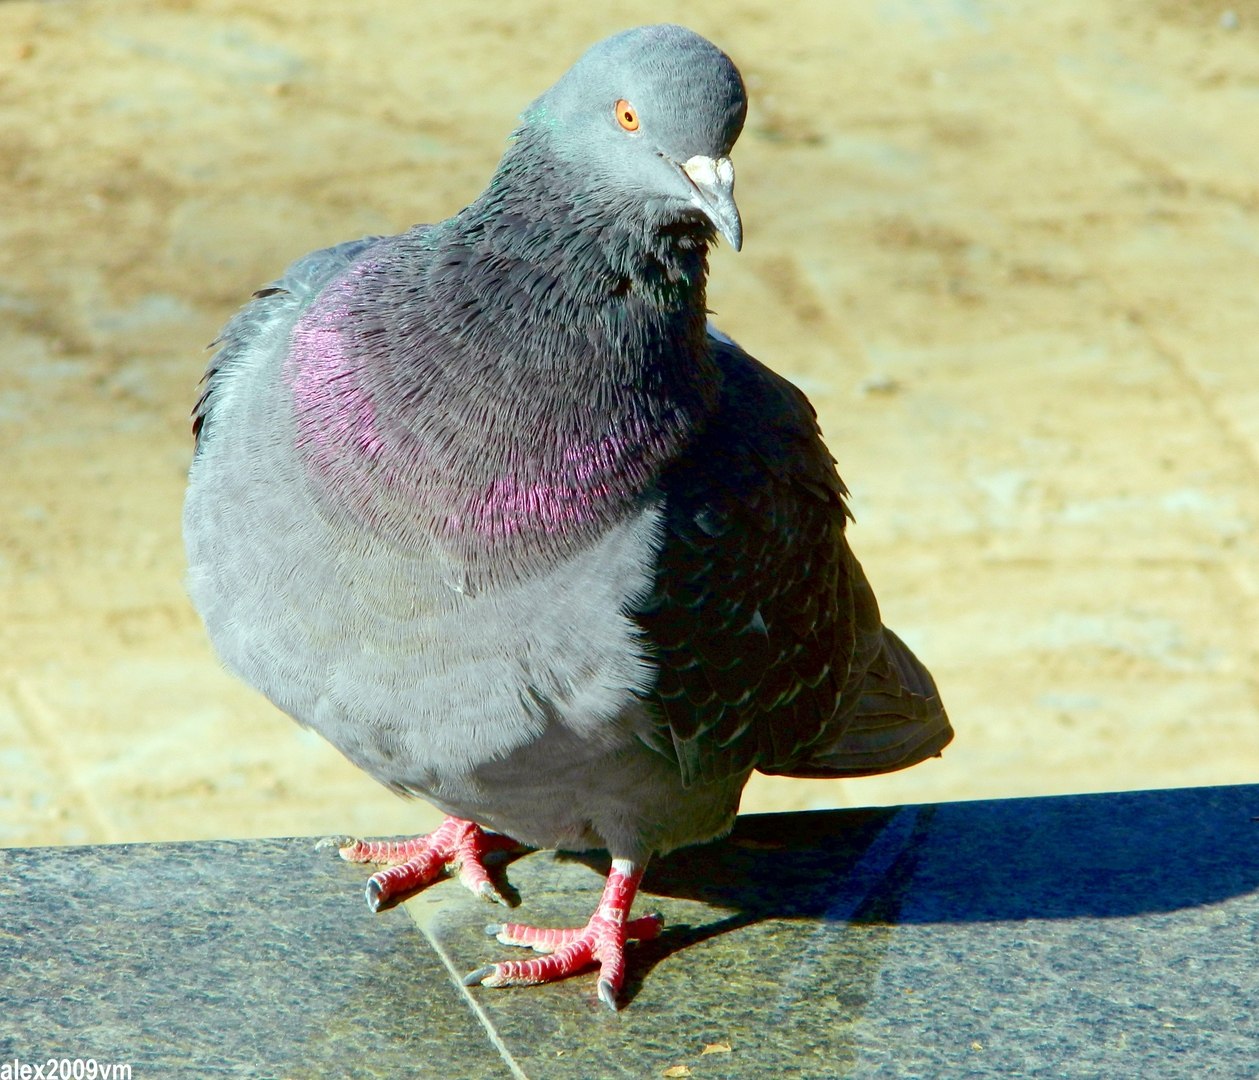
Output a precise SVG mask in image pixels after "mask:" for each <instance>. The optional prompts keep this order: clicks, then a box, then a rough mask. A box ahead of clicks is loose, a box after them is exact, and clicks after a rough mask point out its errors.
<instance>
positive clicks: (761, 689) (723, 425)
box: [633, 336, 951, 783]
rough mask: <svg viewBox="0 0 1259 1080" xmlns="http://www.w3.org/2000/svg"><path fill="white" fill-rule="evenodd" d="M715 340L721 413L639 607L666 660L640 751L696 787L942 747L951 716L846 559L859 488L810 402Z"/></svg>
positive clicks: (706, 433)
mask: <svg viewBox="0 0 1259 1080" xmlns="http://www.w3.org/2000/svg"><path fill="white" fill-rule="evenodd" d="M710 345H711V347H712V349H713V352H714V355H715V356H716V357H717V359H718V361H719V363H720V365H721V368H722V370H723V373H724V384H723V390H722V397H721V402H720V405H719V407H718V409H717V412H716V414H715V416H714V417H713V418H712V420H711V421H710V422H709V424H708V425H707V426H706V427H705V429H704V430H703V431H702V432H701V433H699V434H698V435H697V437H696V440H695V442H694V443H693V444H692V446H691V447H690V449H689V450H688V452H687V453H686V454H685V455H684V456H683V457H682V458H681V459H680V460H679V461H677V462H676V463H675V464H674V465H673V466H672V467H671V468H670V469H669V470H668V471H667V472H666V473H665V474H664V475H663V476H662V478H661V488H662V490H663V492H664V495H665V521H664V526H665V531H664V536H663V540H662V546H661V550H660V553H659V562H658V568H657V573H656V577H655V581H654V584H653V588H652V590H651V592H650V594H649V595H648V596H646V597H645V598H644V599H643V600H642V601H640V602H639V603H638V604H637V605H636V606H635V607H634V609H633V614H634V616H635V618H636V619H637V621H638V623H639V625H640V626H641V628H642V630H643V632H644V635H645V640H646V644H647V649H648V651H649V653H650V654H651V655H652V656H653V657H654V659H655V660H656V662H657V665H658V678H657V681H656V684H655V686H654V688H653V689H652V691H651V693H650V695H649V701H650V702H651V703H652V704H653V705H654V710H652V712H653V715H654V716H655V717H656V718H657V726H656V727H655V729H654V730H653V731H651V732H649V733H648V734H647V735H646V736H645V739H646V741H648V742H649V744H650V745H652V746H653V747H654V748H655V749H656V750H658V751H659V752H661V753H663V754H666V755H667V756H669V757H671V758H673V759H674V760H675V761H676V762H677V763H678V766H679V768H680V770H681V772H682V775H683V778H684V780H685V781H686V782H687V783H691V782H693V781H696V780H715V779H719V778H722V777H727V776H732V775H736V774H738V773H739V772H742V771H745V770H747V769H749V768H757V769H759V770H761V771H762V772H769V773H779V774H785V775H790V776H854V775H862V774H865V773H876V772H887V771H890V770H893V769H898V768H904V767H906V766H908V765H912V764H914V763H915V762H917V761H920V760H922V759H923V758H925V757H929V756H931V755H933V754H937V753H939V751H940V749H941V748H942V747H943V746H944V745H945V744H946V743H947V742H948V741H949V738H950V737H951V730H950V728H949V723H948V719H947V717H946V716H945V713H944V709H943V707H942V706H941V704H940V698H939V695H938V693H937V692H936V688H935V684H934V682H933V681H932V679H931V676H930V675H929V674H928V673H927V671H926V669H925V668H924V667H923V666H922V665H921V664H920V663H919V662H918V661H917V659H916V658H915V657H914V656H913V654H912V653H911V652H910V651H909V650H908V649H907V648H906V647H905V646H904V645H903V644H902V643H901V642H900V640H899V639H898V638H896V637H895V636H894V635H893V634H892V633H891V632H890V631H888V630H885V629H884V627H883V624H882V621H881V619H880V617H879V609H878V605H877V603H876V602H875V599H874V594H873V592H872V591H871V589H870V586H869V583H868V582H867V581H866V578H865V574H864V573H863V572H862V569H861V566H860V564H858V562H857V560H856V558H855V557H854V556H853V554H852V552H851V550H849V547H848V543H847V540H846V539H845V536H844V527H845V523H846V519H847V517H848V510H847V507H846V506H845V504H844V496H845V495H847V491H846V489H845V488H844V486H843V483H842V482H841V481H840V479H839V476H838V475H837V474H836V472H835V466H834V461H833V459H832V458H831V456H830V454H829V453H828V452H827V450H826V447H825V446H824V445H823V443H822V439H821V435H820V433H819V431H818V428H817V420H816V415H815V414H814V412H813V409H812V407H811V406H810V405H809V402H808V400H807V399H806V398H805V397H804V395H803V394H802V393H801V392H800V391H799V390H797V389H796V388H795V387H794V386H792V385H791V384H790V383H789V382H787V381H786V380H785V379H782V378H780V377H779V376H777V375H775V374H774V373H773V372H771V371H770V370H769V369H768V368H766V367H764V366H763V365H762V364H760V363H758V362H757V361H756V360H754V359H753V358H752V357H750V356H748V355H747V354H746V353H745V352H743V351H742V350H741V349H739V348H738V346H736V345H734V343H733V342H730V341H729V340H728V339H725V338H722V337H720V336H713V337H711V338H710Z"/></svg>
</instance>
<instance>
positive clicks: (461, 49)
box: [0, 0, 1259, 845]
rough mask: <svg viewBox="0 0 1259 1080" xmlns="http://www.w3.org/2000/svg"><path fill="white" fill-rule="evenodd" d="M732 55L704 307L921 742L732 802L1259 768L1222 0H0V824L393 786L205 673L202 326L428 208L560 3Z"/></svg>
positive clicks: (468, 191) (540, 77)
mask: <svg viewBox="0 0 1259 1080" xmlns="http://www.w3.org/2000/svg"><path fill="white" fill-rule="evenodd" d="M666 20H667V21H680V22H685V23H686V24H688V25H690V26H692V27H693V28H695V29H696V30H698V31H700V32H701V33H703V34H705V35H707V36H708V37H710V38H711V39H712V40H714V41H715V42H717V43H718V44H719V45H720V46H722V47H723V48H724V49H725V50H726V51H727V52H729V53H730V54H731V55H732V56H733V57H734V59H735V61H736V62H737V63H738V64H739V65H740V67H741V68H742V70H743V72H744V75H745V77H746V79H747V82H748V86H749V89H750V93H751V113H750V117H749V120H748V124H747V128H746V130H745V133H744V135H743V138H742V140H741V141H740V143H739V145H738V147H737V149H736V153H735V162H736V165H737V168H738V172H739V182H738V197H739V203H740V206H741V207H742V210H743V217H744V222H745V227H746V243H745V247H744V250H743V252H742V253H741V254H738V255H735V254H733V253H732V252H730V251H729V250H726V249H723V250H721V251H718V252H717V253H716V255H715V256H714V258H713V261H712V279H711V284H710V294H709V302H710V306H711V307H712V308H713V309H714V311H715V312H716V316H715V319H716V322H717V324H718V325H719V326H721V327H722V328H723V329H724V330H725V331H726V332H727V333H729V334H730V335H731V336H733V337H734V338H736V339H737V340H739V341H740V342H741V343H742V344H743V345H744V346H745V347H746V348H748V349H749V350H750V351H751V352H752V353H753V354H754V355H757V356H758V357H760V358H761V359H763V360H764V361H766V362H767V363H769V364H770V365H771V366H773V367H774V368H776V369H777V370H778V371H780V372H782V373H783V374H784V375H787V376H788V377H790V378H792V379H793V380H795V381H796V382H797V383H799V385H800V386H801V387H803V388H804V389H805V390H806V391H807V392H808V394H809V395H810V397H811V398H812V400H813V401H814V403H815V404H816V406H817V408H818V411H819V413H820V416H821V421H822V425H823V429H824V431H825V433H826V436H827V439H828V442H829V444H830V446H831V448H832V450H833V452H834V453H835V455H836V457H837V458H838V459H839V463H840V470H841V472H842V474H843V476H844V478H845V479H846V480H847V482H848V484H849V486H850V487H851V488H852V491H853V507H854V509H855V512H856V514H857V525H856V526H855V527H854V528H853V529H852V531H851V540H852V543H853V546H854V548H855V549H856V551H857V553H858V555H859V557H860V558H861V560H862V561H863V563H864V564H865V567H866V569H867V571H868V573H869V575H870V577H871V580H872V581H873V583H874V585H875V589H876V591H877V593H878V595H879V598H880V601H881V603H882V606H883V610H884V615H885V618H886V621H887V622H888V624H889V625H891V626H893V627H894V628H895V629H896V630H897V631H898V632H900V633H901V635H902V636H903V637H904V638H905V639H906V640H907V641H908V642H910V643H911V644H912V646H913V647H914V648H915V649H916V650H917V651H918V653H919V654H920V655H921V656H922V657H923V659H924V660H925V661H926V662H927V663H928V664H929V666H930V667H931V669H932V671H933V672H934V673H935V675H936V678H937V680H938V682H939V684H940V687H941V689H942V691H943V693H944V696H945V700H946V703H947V705H948V707H949V711H950V713H951V716H952V718H953V722H954V726H955V727H956V729H957V739H956V741H955V742H954V744H953V745H952V746H951V747H950V748H949V749H948V751H947V752H946V754H945V756H944V758H943V759H942V760H939V761H932V762H929V763H927V764H924V765H922V766H919V767H917V768H915V769H912V770H910V771H908V772H904V773H900V774H896V775H893V776H889V777H881V778H876V779H870V780H858V781H852V782H818V781H811V782H804V781H786V780H774V781H764V780H763V778H762V780H760V781H755V782H754V783H753V785H752V786H751V787H750V788H749V792H748V795H747V798H746V800H745V804H744V806H745V809H752V810H763V809H770V808H794V807H806V806H843V805H859V804H873V803H892V802H920V801H931V800H941V799H972V798H981V797H993V796H1019V795H1029V794H1042V793H1061V792H1079V791H1094V790H1107V789H1120V788H1144V787H1171V786H1182V785H1196V784H1216V783H1231V782H1242V781H1251V782H1253V781H1259V540H1257V538H1256V524H1257V523H1259V3H1256V2H1254V0H1247V2H1244V3H1235V4H1231V5H1228V4H1221V3H1209V2H1193V0H1059V2H1057V3H1054V4H1045V3H1042V2H1039V0H1005V2H998V0H877V2H870V3H862V4H836V3H831V2H822V0H817V2H812V3H799V4H795V5H792V6H791V7H790V10H788V8H787V6H785V5H783V4H769V3H751V2H742V3H741V2H738V0H715V2H706V0H689V2H687V3H685V4H672V3H643V2H638V3H634V4H623V3H618V2H614V0H609V2H607V3H602V4H598V5H594V4H587V3H584V2H582V3H578V2H559V0H552V2H549V3H546V2H534V3H515V4H508V3H501V2H495V3H490V2H480V3H460V4H458V5H453V4H448V3H436V2H412V3H398V2H386V0H359V2H357V3H355V4H352V5H351V4H337V5H330V4H326V3H317V2H314V0H292V2H290V3H287V4H285V5H283V6H282V7H281V6H280V5H267V6H265V7H260V6H259V5H256V4H245V3H233V2H229V0H224V2H200V0H167V2H160V0H153V2H144V3H141V2H138V0H114V2H110V3H107V4H106V3H73V2H65V3H55V4H54V3H30V2H16V0H9V2H6V3H3V4H0V237H2V239H0V844H4V845H17V844H59V843H85V842H104V841H123V840H127V841H129V840H154V839H174V838H199V837H233V836H256V835H288V834H310V833H358V834H385V833H396V832H415V831H419V830H422V829H424V828H427V827H429V826H430V825H431V824H432V822H433V820H434V814H433V812H432V811H430V810H429V809H428V808H427V807H425V806H423V805H422V804H418V803H405V802H402V801H400V800H398V799H397V798H395V797H394V796H393V795H391V794H389V793H388V792H386V791H384V790H383V789H381V788H378V787H376V786H375V784H374V783H373V782H372V781H371V780H370V779H368V778H367V777H366V776H365V775H363V774H360V773H359V772H357V771H356V770H355V769H353V768H352V767H351V766H349V765H348V764H346V763H345V762H344V761H342V760H341V758H340V757H339V756H338V755H337V753H336V752H335V751H333V750H332V749H331V748H329V747H328V746H326V745H324V744H323V743H322V742H321V741H320V740H319V739H318V738H317V737H316V736H314V735H312V734H310V733H309V732H305V731H303V730H301V729H299V728H298V727H297V726H296V725H295V724H293V723H292V722H291V721H290V720H288V719H287V718H286V717H284V716H282V715H281V714H280V713H278V712H277V711H276V710H275V709H273V708H272V707H271V706H270V705H269V704H268V703H267V702H266V701H264V700H263V699H262V698H261V697H259V696H258V695H256V694H255V693H253V692H252V691H250V690H249V689H247V688H245V687H244V686H241V685H238V684H237V683H236V682H234V681H233V680H232V679H231V678H230V677H229V676H227V675H226V674H225V673H223V672H222V671H221V670H220V668H219V667H218V665H217V663H216V661H215V659H214V658H213V656H212V654H211V652H210V650H209V646H208V644H207V642H206V639H205V637H204V634H203V632H202V629H201V627H200V625H199V623H198V620H197V618H196V616H195V614H194V613H193V611H192V610H191V608H190V607H189V605H188V603H187V601H186V599H185V595H184V591H183V585H182V580H181V577H182V573H183V552H182V544H181V540H180V532H179V516H180V507H181V500H182V496H183V486H184V477H185V471H186V468H187V464H188V460H189V457H190V454H191V448H192V444H191V440H190V436H189V424H188V412H189V409H190V407H191V405H192V402H193V400H194V398H195V396H196V392H197V391H196V384H197V381H198V379H199V378H200V375H201V372H202V369H203V366H204V364H205V360H206V354H205V352H204V351H203V349H204V346H205V344H206V343H207V342H208V341H210V340H211V339H212V338H213V337H214V335H215V333H216V331H217V330H218V328H219V327H220V326H221V325H222V324H223V322H224V321H225V320H226V319H227V318H228V317H230V315H231V314H232V313H233V311H234V310H235V309H236V308H237V306H238V305H239V304H241V303H242V302H243V301H244V300H245V299H246V298H247V297H248V295H249V293H250V292H251V290H253V289H254V288H256V287H258V286H259V285H261V284H263V283H265V282H267V281H269V280H271V279H272V278H274V277H275V276H276V275H277V274H278V273H279V272H280V271H281V270H282V269H283V268H284V267H285V265H287V264H288V263H289V262H290V261H291V260H293V259H294V258H296V257H297V256H299V255H301V254H303V253H304V252H306V251H309V250H310V249H312V248H315V247H320V246H324V245H327V244H331V243H334V242H337V241H340V240H344V239H348V238H352V237H357V236H360V235H362V234H364V233H373V232H397V231H400V230H402V229H404V228H406V227H407V226H409V225H411V224H412V223H414V222H417V221H433V220H437V219H439V218H442V217H445V216H447V215H448V214H450V213H452V212H454V211H455V210H457V209H459V208H460V207H461V206H463V205H464V204H465V203H467V202H468V201H470V200H471V199H472V198H473V197H474V196H475V195H476V193H477V192H478V191H479V190H480V189H481V187H482V186H483V185H484V184H485V182H486V181H487V179H488V177H489V175H490V173H491V171H492V169H493V168H494V165H495V163H496V161H497V159H498V156H499V154H500V153H501V151H502V148H503V146H504V140H505V138H506V136H507V134H508V132H509V131H510V129H511V128H512V125H513V123H514V120H515V117H516V114H517V113H518V112H519V110H520V109H521V108H522V107H523V106H524V105H525V104H526V103H527V102H528V101H529V100H530V99H531V98H532V97H533V96H534V95H536V94H537V93H538V92H540V91H541V90H542V89H544V88H545V87H546V86H547V85H549V84H550V83H551V82H552V81H553V80H554V79H555V78H556V77H557V76H558V75H559V74H560V73H561V72H562V71H563V70H564V69H565V68H566V67H567V66H568V65H569V64H570V63H571V62H572V60H573V59H575V58H576V56H577V55H578V54H579V53H580V52H581V51H582V50H583V49H584V48H585V47H586V46H587V45H588V44H590V43H592V42H593V41H595V40H597V39H599V38H601V37H603V36H605V35H607V34H609V33H611V32H613V31H615V30H619V29H622V28H624V27H626V26H630V25H634V24H637V23H643V22H651V21H666Z"/></svg>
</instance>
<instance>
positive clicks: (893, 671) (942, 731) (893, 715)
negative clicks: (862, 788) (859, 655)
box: [784, 627, 953, 777]
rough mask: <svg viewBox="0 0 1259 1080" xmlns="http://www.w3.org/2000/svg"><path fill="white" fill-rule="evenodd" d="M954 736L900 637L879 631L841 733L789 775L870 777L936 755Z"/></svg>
mask: <svg viewBox="0 0 1259 1080" xmlns="http://www.w3.org/2000/svg"><path fill="white" fill-rule="evenodd" d="M952 738H953V728H952V727H951V726H950V725H949V718H948V716H947V714H946V713H945V711H944V705H943V704H942V703H941V701H940V692H939V691H938V690H937V689H936V684H935V680H934V679H933V678H932V677H931V673H930V672H929V671H928V670H927V669H926V668H925V667H923V665H922V662H921V661H920V660H919V659H918V657H916V656H915V655H914V654H913V653H912V652H910V651H909V646H907V645H906V644H905V643H904V642H903V641H901V639H900V638H898V637H897V636H896V635H895V634H894V633H892V631H891V630H889V629H887V627H884V628H883V648H882V650H881V651H880V653H879V655H878V656H877V657H876V658H875V660H874V662H873V663H872V664H871V665H870V667H869V669H868V670H867V672H866V679H865V683H864V684H863V685H862V688H861V697H860V699H859V700H858V702H857V707H856V709H854V710H853V713H852V715H851V717H850V718H849V720H848V723H847V724H846V726H845V727H844V729H843V734H842V735H841V736H840V737H839V738H838V739H837V740H835V741H834V742H831V743H829V744H826V745H823V746H819V747H817V748H815V749H814V751H813V752H812V753H811V754H810V756H809V757H808V759H807V760H805V761H802V762H797V763H793V765H792V766H791V768H790V769H789V770H784V771H785V772H786V773H787V775H789V776H813V777H841V776H871V775H874V774H876V773H885V772H895V771H896V770H897V769H907V768H909V766H911V765H917V764H918V762H920V761H925V760H926V759H927V758H929V757H938V756H939V755H940V751H941V750H943V749H944V748H945V747H946V746H947V745H948V744H949V742H950V741H951V740H952Z"/></svg>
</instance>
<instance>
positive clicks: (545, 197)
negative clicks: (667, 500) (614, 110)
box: [289, 156, 719, 577]
mask: <svg viewBox="0 0 1259 1080" xmlns="http://www.w3.org/2000/svg"><path fill="white" fill-rule="evenodd" d="M509 157H510V156H509ZM559 180H560V178H558V177H554V176H550V177H548V175H547V174H545V173H542V174H537V175H533V176H530V177H528V178H527V180H526V179H524V178H522V177H521V175H520V174H518V173H513V172H511V171H510V170H509V171H508V172H507V173H506V174H504V172H503V171H502V170H500V173H499V174H498V175H497V176H496V177H495V182H494V183H493V184H492V185H491V187H490V188H489V189H488V190H487V192H486V193H485V195H484V196H483V197H482V198H481V199H479V200H478V201H477V202H476V203H474V204H473V205H472V206H470V207H469V208H468V209H467V210H466V211H464V212H463V213H462V214H461V215H459V216H458V217H456V218H453V219H451V220H450V221H448V222H446V223H443V224H442V225H440V226H437V227H435V228H433V229H427V230H415V231H413V232H412V233H410V234H406V235H405V236H404V237H400V238H398V239H397V240H396V241H395V242H393V243H391V244H386V245H382V247H381V248H380V250H379V251H378V252H377V253H375V255H374V256H369V257H368V258H367V259H366V260H364V261H363V262H361V263H359V264H358V265H357V266H356V267H354V268H353V269H352V270H351V271H350V272H349V273H348V274H347V275H346V276H345V277H344V278H342V279H341V280H340V281H338V282H336V283H333V284H332V285H330V286H329V288H328V289H326V290H325V292H324V294H323V295H321V297H320V298H319V299H318V300H317V301H316V303H315V304H314V305H312V307H311V309H310V310H309V311H308V313H307V314H306V316H305V317H304V318H303V320H302V322H301V323H300V324H299V326H298V328H297V330H296V332H295V338H294V349H293V352H292V357H291V360H290V365H289V367H290V381H291V382H292V384H293V386H294V397H295V401H296V405H297V413H298V423H299V427H303V425H304V430H302V431H299V441H300V442H301V443H302V444H303V448H304V451H305V452H306V455H307V460H308V461H309V462H311V464H312V466H313V467H314V468H316V469H317V470H318V471H319V472H320V473H321V482H323V483H325V484H328V485H331V486H332V487H333V488H334V489H336V495H337V497H338V498H340V499H341V501H343V502H347V503H350V504H354V505H356V506H357V508H358V509H359V510H361V513H362V516H363V517H364V518H365V519H368V520H370V521H371V523H372V524H373V526H374V527H377V528H388V529H394V528H397V529H401V530H405V529H407V528H412V529H413V528H414V526H415V524H416V523H421V524H424V525H426V526H427V528H428V529H429V530H430V531H431V532H432V533H434V534H435V535H436V538H437V539H438V540H439V542H441V543H442V544H443V546H445V547H447V548H449V549H452V550H455V551H456V552H458V553H459V554H460V555H461V556H462V557H463V558H464V559H465V560H466V561H467V562H468V563H469V564H470V565H472V566H473V567H474V570H473V572H474V574H476V569H475V568H476V566H478V565H479V566H480V567H481V568H482V569H483V570H484V568H485V567H501V566H503V565H505V564H512V563H514V564H516V565H518V566H520V567H528V566H530V565H537V564H538V563H539V562H545V561H546V560H547V558H548V556H555V555H559V554H562V552H564V551H566V550H571V549H572V548H573V547H574V546H581V545H584V544H585V543H588V542H590V541H591V540H592V539H594V538H595V537H597V536H599V535H600V534H601V533H602V532H603V531H604V530H605V529H606V528H607V527H608V526H609V525H610V524H611V523H613V522H615V521H617V520H619V519H621V518H623V517H624V516H625V515H626V514H628V513H631V512H633V510H634V508H635V507H636V506H640V505H641V504H642V501H643V499H644V498H645V497H648V496H649V493H650V491H651V490H652V488H653V486H654V484H655V481H656V478H657V477H658V476H659V475H660V473H661V472H662V471H663V469H664V468H665V467H666V466H667V465H668V464H669V463H670V462H671V461H672V460H673V459H674V458H675V457H676V456H677V455H678V454H679V453H680V452H682V450H683V448H684V447H685V446H686V444H687V442H688V441H689V440H690V438H691V437H692V435H693V433H694V431H695V430H696V428H697V427H698V426H699V425H701V424H702V423H703V422H704V419H705V417H706V415H707V414H708V413H709V412H710V411H711V409H712V408H713V407H714V402H715V398H716V394H717V391H718V387H719V376H718V373H717V370H716V368H715V364H714V361H713V359H712V356H711V354H710V350H709V347H708V344H707V337H706V315H705V308H704V283H705V272H706V267H705V258H706V253H707V246H706V244H707V238H706V237H705V236H704V235H702V234H701V233H699V232H698V231H694V232H693V233H687V232H685V231H684V230H678V231H676V232H674V233H672V234H670V233H648V232H647V231H645V230H643V229H641V228H638V229H637V230H636V227H635V226H634V225H633V224H632V223H630V222H627V221H626V220H625V215H619V216H618V215H615V214H609V212H608V208H607V207H602V206H600V205H599V204H598V203H597V201H595V200H591V199H588V198H577V199H574V198H573V197H572V196H571V195H570V196H569V197H568V198H561V197H560V196H559V195H557V194H553V192H556V191H560V190H563V186H562V185H561V184H560V183H559ZM548 181H549V182H548ZM299 368H300V370H299ZM358 504H362V505H361V506H360V505H358ZM479 576H482V577H484V576H486V575H485V574H481V575H479Z"/></svg>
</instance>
